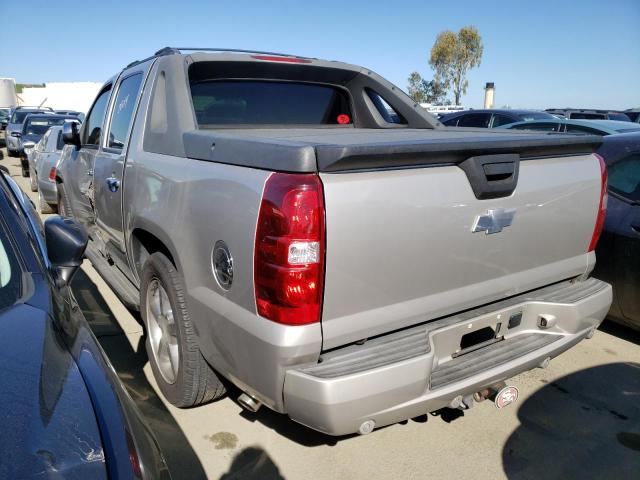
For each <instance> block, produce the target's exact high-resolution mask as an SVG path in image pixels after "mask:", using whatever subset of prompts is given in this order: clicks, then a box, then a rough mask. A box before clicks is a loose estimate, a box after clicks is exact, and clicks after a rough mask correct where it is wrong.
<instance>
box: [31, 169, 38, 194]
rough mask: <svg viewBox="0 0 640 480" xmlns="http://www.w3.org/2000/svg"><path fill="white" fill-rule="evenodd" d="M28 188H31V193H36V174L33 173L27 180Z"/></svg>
mask: <svg viewBox="0 0 640 480" xmlns="http://www.w3.org/2000/svg"><path fill="white" fill-rule="evenodd" d="M29 186H30V187H31V191H32V192H37V191H38V174H37V173H36V172H33V175H31V178H30V179H29Z"/></svg>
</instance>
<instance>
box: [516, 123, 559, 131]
mask: <svg viewBox="0 0 640 480" xmlns="http://www.w3.org/2000/svg"><path fill="white" fill-rule="evenodd" d="M513 128H514V129H516V130H533V131H536V132H559V131H560V124H559V123H534V124H532V125H527V124H526V123H524V124H520V125H516V126H515V127H513Z"/></svg>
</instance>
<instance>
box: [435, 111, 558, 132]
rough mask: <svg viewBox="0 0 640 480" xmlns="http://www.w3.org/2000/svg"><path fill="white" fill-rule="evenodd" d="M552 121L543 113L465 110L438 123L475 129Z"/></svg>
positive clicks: (444, 117)
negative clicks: (526, 122) (516, 123)
mask: <svg viewBox="0 0 640 480" xmlns="http://www.w3.org/2000/svg"><path fill="white" fill-rule="evenodd" d="M553 119H555V117H554V116H553V115H551V114H549V113H545V112H539V111H536V110H508V109H504V110H499V109H489V110H465V111H464V112H457V113H449V114H447V115H443V116H442V117H440V121H441V122H442V123H443V124H444V125H446V126H448V127H476V128H495V127H499V126H500V125H506V124H508V123H513V122H521V121H533V120H553Z"/></svg>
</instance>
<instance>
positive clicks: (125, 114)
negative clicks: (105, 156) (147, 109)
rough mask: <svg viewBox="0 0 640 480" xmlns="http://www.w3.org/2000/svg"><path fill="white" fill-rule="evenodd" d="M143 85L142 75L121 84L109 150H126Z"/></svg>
mask: <svg viewBox="0 0 640 480" xmlns="http://www.w3.org/2000/svg"><path fill="white" fill-rule="evenodd" d="M141 85H142V74H141V73H136V74H135V75H131V76H130V77H127V78H125V79H124V80H122V82H120V87H119V88H118V94H117V95H116V101H115V102H114V103H113V112H112V114H111V124H110V126H109V141H108V143H107V146H108V147H109V148H117V149H122V148H124V145H125V142H126V140H127V134H128V133H129V128H131V123H132V121H133V113H134V111H135V108H136V102H137V100H138V93H139V92H140V87H141Z"/></svg>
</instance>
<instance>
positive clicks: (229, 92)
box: [191, 80, 353, 126]
mask: <svg viewBox="0 0 640 480" xmlns="http://www.w3.org/2000/svg"><path fill="white" fill-rule="evenodd" d="M191 99H192V101H193V108H194V110H195V113H196V119H197V121H198V125H199V126H207V125H345V124H351V123H352V122H353V120H352V115H351V108H350V102H349V96H348V94H347V92H346V91H344V90H342V89H340V88H337V87H332V86H328V85H318V84H313V83H297V82H277V81H264V80H206V81H201V82H193V83H191Z"/></svg>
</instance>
